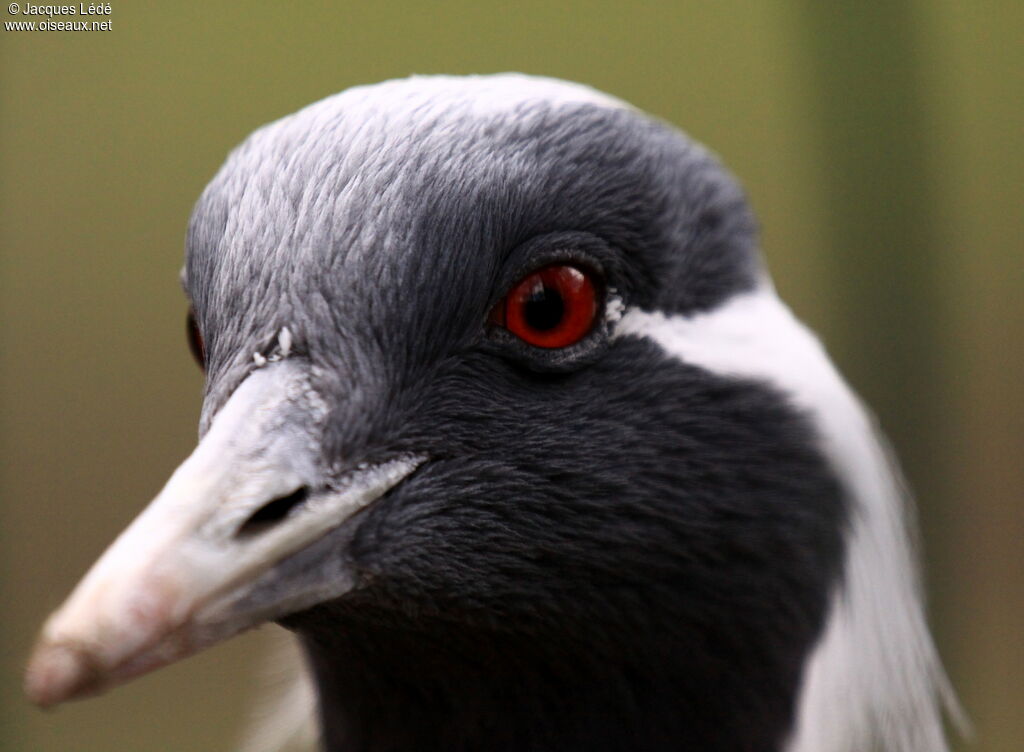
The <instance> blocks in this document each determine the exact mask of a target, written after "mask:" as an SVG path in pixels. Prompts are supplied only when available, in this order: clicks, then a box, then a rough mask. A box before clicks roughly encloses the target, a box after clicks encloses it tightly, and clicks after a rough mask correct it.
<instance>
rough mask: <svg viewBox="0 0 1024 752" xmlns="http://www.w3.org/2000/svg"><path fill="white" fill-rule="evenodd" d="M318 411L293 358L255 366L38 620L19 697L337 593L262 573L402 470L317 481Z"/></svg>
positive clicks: (83, 688)
mask: <svg viewBox="0 0 1024 752" xmlns="http://www.w3.org/2000/svg"><path fill="white" fill-rule="evenodd" d="M325 416H326V409H325V408H324V407H323V403H322V401H321V400H320V398H319V396H318V395H317V394H316V393H315V392H314V391H313V389H312V388H311V386H310V384H309V380H308V377H307V374H306V371H305V370H304V369H303V368H302V367H301V366H300V365H298V364H296V363H295V362H294V361H293V360H287V359H286V360H284V361H280V362H276V363H271V364H269V365H267V366H266V367H264V368H260V369H258V370H256V371H254V372H253V373H252V374H251V375H250V376H249V377H248V378H247V379H246V380H245V381H244V382H243V383H242V384H241V385H240V386H239V387H238V388H237V389H236V390H235V392H234V394H232V396H231V398H230V399H229V400H228V401H227V403H226V404H225V405H224V407H223V408H222V409H221V411H220V412H219V413H218V414H217V416H216V417H215V418H214V421H213V424H212V425H211V427H210V430H209V432H208V433H207V435H206V436H205V437H204V438H203V439H202V441H201V442H200V444H199V446H198V447H196V450H195V451H194V452H193V453H192V455H191V456H190V457H189V458H188V459H187V460H185V462H184V463H183V464H182V465H181V466H180V467H179V468H178V469H177V470H176V471H175V472H174V474H173V475H172V476H171V478H170V480H169V481H168V482H167V485H166V486H165V487H164V489H163V490H162V491H161V492H160V494H159V495H158V496H157V497H156V498H155V499H154V500H153V501H152V503H151V504H150V505H149V507H147V508H146V509H145V510H144V511H143V512H142V514H140V515H139V517H138V518H137V519H136V520H135V521H134V522H133V523H132V524H131V525H130V526H129V527H128V528H127V529H126V530H125V531H124V532H123V533H122V534H121V536H120V537H119V538H118V539H117V540H116V541H115V542H114V543H113V545H111V546H110V548H109V549H108V550H107V551H106V552H105V553H104V554H103V556H102V557H101V558H100V560H99V561H98V562H97V563H96V564H95V565H94V566H93V568H92V569H91V570H90V572H89V573H88V574H87V575H86V576H85V578H84V579H83V580H82V582H81V583H80V584H79V585H78V587H77V588H75V590H74V592H73V593H72V594H71V596H70V597H69V598H68V599H67V601H66V602H65V603H64V605H63V606H62V607H61V608H60V609H58V610H57V611H56V612H55V613H54V614H53V615H52V616H51V617H50V618H49V619H48V620H47V622H46V624H45V626H44V628H43V631H42V634H41V636H40V639H39V643H38V645H37V647H36V649H35V651H34V653H33V655H32V658H31V660H30V661H29V666H28V670H27V675H26V682H25V684H26V692H27V694H28V695H29V697H30V698H31V699H32V700H33V701H34V702H36V703H38V704H40V705H44V706H47V705H52V704H55V703H58V702H63V701H64V700H68V699H74V698H77V697H81V696H85V695H89V694H94V693H97V692H100V691H102V690H103V689H105V688H107V687H109V686H111V685H113V684H117V683H119V682H121V681H124V680H126V679H129V678H131V677H133V676H137V675H139V674H142V673H144V672H146V671H149V670H152V669H154V668H157V667H159V666H162V665H165V664H167V663H170V662H172V661H175V660H177V659H179V658H183V657H185V656H187V655H190V654H192V653H194V652H196V651H198V650H201V649H202V648H204V647H207V646H209V645H211V644H213V643H215V642H218V641H220V640H222V639H225V638H227V637H230V636H231V635H234V634H236V633H238V632H240V631H242V630H244V629H246V628H247V627H251V626H254V625H256V624H258V623H261V622H263V621H266V620H268V619H272V618H276V617H279V616H283V615H285V614H288V613H293V612H295V611H297V610H300V609H302V608H307V607H309V606H312V605H314V604H315V603H317V602H320V601H322V600H325V599H327V598H329V597H337V596H338V595H341V594H343V593H344V592H345V591H347V590H348V589H349V588H350V587H351V586H352V582H351V577H349V576H346V575H345V574H344V572H339V570H338V568H337V567H335V568H334V571H333V573H332V574H333V576H332V577H330V578H327V579H324V578H320V579H317V578H312V579H311V580H310V581H307V582H300V583H298V586H292V585H295V583H289V585H290V586H289V587H287V588H282V587H273V586H272V583H271V584H269V585H268V581H270V580H272V579H273V572H272V569H273V567H274V566H275V565H277V564H279V563H280V562H281V561H282V560H284V559H285V558H287V557H289V556H291V555H293V554H296V553H297V552H300V551H302V550H303V549H305V548H307V547H308V546H310V545H311V544H313V543H314V542H316V541H318V540H320V539H322V538H323V537H324V536H325V534H326V533H327V532H328V531H330V530H332V529H333V528H336V527H338V526H339V525H341V524H342V523H343V522H344V521H345V520H346V519H348V518H349V517H350V516H351V515H352V514H353V513H354V512H356V511H358V510H359V509H361V508H363V507H365V506H366V505H367V504H369V503H370V502H372V501H374V500H375V499H377V498H379V497H380V496H382V495H383V494H384V493H386V492H387V491H388V490H389V489H390V488H392V487H393V486H394V485H396V484H397V483H399V482H400V481H401V480H402V479H403V478H405V477H406V476H407V475H408V474H409V473H411V472H412V471H413V470H414V469H415V468H416V467H417V466H418V465H419V463H420V460H419V459H418V458H409V457H402V458H398V459H393V460H391V461H389V462H385V463H382V464H379V465H375V466H372V467H369V468H367V469H360V470H358V471H355V472H351V473H348V474H346V475H343V476H342V477H340V478H335V479H333V480H332V481H331V482H330V484H327V483H326V482H325V481H324V475H325V474H324V472H323V469H322V468H321V467H320V459H319V458H320V439H321V434H322V431H323V421H324V418H325Z"/></svg>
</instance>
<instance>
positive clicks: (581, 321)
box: [490, 264, 598, 350]
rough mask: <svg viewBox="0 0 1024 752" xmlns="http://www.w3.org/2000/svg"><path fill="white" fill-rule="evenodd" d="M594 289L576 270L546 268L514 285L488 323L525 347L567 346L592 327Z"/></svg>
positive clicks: (560, 266) (588, 276)
mask: <svg viewBox="0 0 1024 752" xmlns="http://www.w3.org/2000/svg"><path fill="white" fill-rule="evenodd" d="M596 287H597V285H596V284H595V281H594V279H593V277H592V275H591V274H590V273H589V272H587V271H585V270H583V269H580V268H579V267H576V266H569V265H567V264H553V265H551V266H546V267H544V268H542V269H538V270H537V271H535V272H531V273H530V274H528V275H526V276H525V277H523V278H522V279H521V280H520V281H519V282H517V283H516V284H515V285H514V286H513V287H512V289H511V290H509V292H508V294H507V295H506V296H505V297H504V298H503V299H502V300H500V301H499V302H498V304H497V305H496V306H495V307H494V309H493V310H492V311H491V315H490V321H491V323H492V324H495V325H498V326H503V327H504V328H506V329H507V330H508V331H510V332H512V334H514V335H516V336H517V337H519V339H521V340H523V342H525V343H526V344H528V345H532V346H534V347H541V348H545V349H549V350H550V349H557V348H562V347H568V346H569V345H574V344H576V343H577V342H579V341H580V340H581V339H583V338H584V337H586V336H587V334H589V333H590V331H591V330H592V329H593V328H594V322H595V321H596V320H597V314H598V300H597V291H596Z"/></svg>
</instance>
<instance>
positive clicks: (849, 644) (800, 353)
mask: <svg viewBox="0 0 1024 752" xmlns="http://www.w3.org/2000/svg"><path fill="white" fill-rule="evenodd" d="M628 335H633V336H639V337H645V338H648V339H650V340H652V341H654V342H656V343H657V344H658V345H660V346H661V347H662V348H663V349H664V350H665V352H666V353H667V354H669V355H671V356H673V357H675V358H678V359H679V360H681V361H683V362H685V363H688V364H691V365H695V366H698V367H701V368H704V369H706V370H708V371H711V372H713V373H717V374H721V375H727V376H734V377H740V378H748V379H755V380H759V381H763V382H766V383H768V384H770V385H771V386H772V387H774V388H775V389H777V390H779V391H780V392H782V393H783V394H785V395H786V396H788V398H789V399H791V400H792V402H793V404H794V406H795V407H797V408H798V409H800V410H802V411H804V412H806V413H807V414H808V415H809V416H810V417H811V419H812V421H813V422H814V425H815V428H816V429H817V431H818V433H819V437H820V440H821V442H822V449H823V451H824V452H825V454H826V456H827V457H828V458H829V459H830V460H831V462H832V463H833V466H834V467H835V468H836V470H837V472H838V474H839V476H840V478H841V480H842V481H843V483H844V484H845V486H846V488H847V491H848V493H849V494H850V497H851V499H852V505H853V508H852V510H851V516H852V519H851V533H850V537H849V543H848V549H847V554H846V561H845V569H844V576H843V578H842V582H841V583H840V586H839V587H838V588H837V589H836V591H835V593H834V594H833V597H832V604H831V608H830V613H829V616H828V621H827V625H826V628H825V633H824V635H823V636H822V638H821V640H820V641H819V643H818V644H817V646H816V647H815V648H814V651H813V654H812V656H811V658H810V661H809V663H808V666H807V669H806V673H805V676H804V681H803V686H802V689H801V694H800V699H799V707H798V716H797V721H796V724H795V727H794V729H793V734H792V737H791V739H790V741H789V744H788V746H787V752H864V751H865V750H871V749H883V750H886V752H944V750H946V749H947V747H946V742H945V738H944V733H943V728H942V706H943V705H945V706H946V707H947V708H948V709H949V710H950V712H951V714H952V715H953V716H954V718H955V719H958V717H959V711H958V709H957V707H956V703H955V700H954V699H953V694H952V691H951V690H950V688H949V686H948V683H947V681H946V679H945V676H944V674H943V671H942V667H941V665H940V663H939V659H938V656H937V655H936V652H935V648H934V646H933V644H932V641H931V637H930V635H929V633H928V628H927V625H926V623H925V619H924V613H923V608H922V604H921V596H920V588H919V584H918V580H917V574H916V566H915V560H914V555H913V552H912V549H911V543H910V535H909V527H910V526H909V525H908V521H907V519H906V514H907V510H908V502H907V499H906V494H905V493H904V489H903V487H902V483H901V482H900V480H899V476H898V473H897V472H896V470H895V466H894V464H893V463H892V462H891V461H890V458H889V456H888V454H887V452H886V450H885V448H884V447H883V445H882V443H881V441H880V440H879V438H878V435H877V433H876V431H875V426H874V424H873V421H872V420H871V419H870V417H869V416H868V413H867V411H866V410H865V409H864V407H863V406H862V405H861V404H860V402H859V401H858V399H857V398H856V397H855V396H854V394H853V392H852V391H851V390H850V389H849V387H848V386H847V385H846V383H845V382H844V381H843V379H842V377H841V376H840V375H839V374H838V372H837V371H836V370H835V368H834V367H833V366H832V364H831V362H830V361H829V359H828V356H827V355H826V353H825V351H824V349H823V348H822V346H821V344H820V342H819V341H818V340H817V338H816V337H815V336H814V335H813V334H812V333H811V332H810V331H809V330H808V329H807V328H806V327H805V326H804V325H803V324H801V323H800V322H799V321H798V320H797V319H796V318H795V317H794V316H793V314H792V313H791V312H790V310H789V309H788V308H787V307H786V306H785V304H783V303H782V301H780V300H779V299H778V297H777V296H776V295H775V292H774V291H773V290H772V289H771V286H770V285H769V284H767V283H764V284H763V285H762V287H761V288H760V289H758V290H757V291H755V292H753V293H748V294H743V295H740V296H737V297H735V298H733V299H732V300H730V301H728V302H727V303H725V304H724V305H723V306H721V307H720V308H718V309H716V310H713V311H710V312H707V313H702V314H698V315H694V316H689V317H686V316H666V315H664V314H662V313H658V312H654V313H646V312H643V311H640V310H637V309H631V310H628V311H627V312H626V314H625V315H624V316H623V318H622V321H621V322H620V324H619V326H618V327H617V329H616V332H615V336H617V337H622V336H628Z"/></svg>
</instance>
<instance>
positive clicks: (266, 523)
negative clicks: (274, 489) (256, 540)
mask: <svg viewBox="0 0 1024 752" xmlns="http://www.w3.org/2000/svg"><path fill="white" fill-rule="evenodd" d="M308 497H309V489H308V488H306V487H305V486H303V487H302V488H299V489H297V490H295V491H292V492H291V493H290V494H288V495H287V496H281V497H279V498H277V499H273V500H271V501H268V502H267V503H266V504H264V505H263V506H261V507H260V508H259V509H257V510H256V511H255V512H253V513H252V516H251V517H249V519H247V520H246V521H245V522H244V523H242V526H241V527H240V528H238V532H237V533H235V537H237V538H245V537H248V536H251V535H256V534H258V533H262V532H263V531H264V530H267V529H269V528H271V527H273V526H274V525H276V524H277V523H278V522H280V521H281V520H283V519H284V518H285V517H287V516H288V515H289V514H291V511H292V510H293V509H295V508H296V507H298V506H301V505H302V504H303V503H304V502H305V501H306V499H307V498H308Z"/></svg>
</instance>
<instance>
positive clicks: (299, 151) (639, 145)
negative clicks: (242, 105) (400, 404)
mask: <svg viewBox="0 0 1024 752" xmlns="http://www.w3.org/2000/svg"><path fill="white" fill-rule="evenodd" d="M562 232H579V233H585V234H589V235H591V236H595V237H597V238H600V239H601V240H602V241H603V242H605V243H607V244H608V246H609V247H611V248H613V249H615V252H616V253H617V254H619V255H620V256H621V261H622V275H623V276H622V280H621V284H622V286H623V288H624V289H622V290H621V292H622V294H623V295H624V297H626V298H627V303H631V304H635V305H640V306H642V307H644V308H657V309H661V310H666V311H683V310H699V309H707V308H711V307H714V306H715V305H716V304H718V303H719V302H721V301H722V300H723V299H725V298H727V297H729V296H730V295H732V294H734V293H735V292H736V291H738V290H741V289H747V288H749V287H750V286H751V285H752V284H753V280H754V275H755V274H756V260H755V258H754V250H753V248H754V240H753V223H752V221H751V218H750V216H749V213H748V211H747V208H746V205H745V202H744V200H743V197H742V195H741V192H740V190H739V189H738V188H737V186H736V185H735V183H734V182H733V181H732V179H731V178H730V177H729V176H728V175H727V174H726V173H725V172H724V171H723V170H722V169H721V168H720V167H719V166H718V165H717V163H716V162H715V161H714V160H713V159H712V158H711V157H710V156H709V155H708V154H707V152H705V151H704V150H703V149H701V148H700V147H698V146H696V145H694V144H692V143H691V142H690V141H688V140H687V139H686V138H685V137H684V136H682V135H681V134H680V133H678V132H677V131H675V130H674V129H671V128H669V127H667V126H665V125H663V124H661V123H658V122H656V121H654V120H652V119H649V118H647V117H646V116H644V115H642V114H640V113H638V112H636V111H635V110H632V109H631V108H629V107H628V106H626V105H624V104H622V103H620V102H617V101H616V100H613V99H611V98H608V97H605V96H604V95H601V94H599V93H597V92H594V91H592V90H590V89H587V88H585V87H580V86H576V85H573V84H566V83H562V82H556V81H551V80H547V79H534V78H528V77H525V76H515V75H505V76H491V77H473V78H446V77H430V78H412V79H407V80H404V81H395V82H388V83H385V84H380V85H377V86H370V87H361V88H357V89H352V90H349V91H346V92H343V93H341V94H339V95H336V96H333V97H330V98H328V99H325V100H323V101H321V102H318V103H316V104H314V105H311V106H310V107H307V108H306V109H304V110H301V111H300V112H298V113H296V114H294V115H291V116H289V117H286V118H284V119H282V120H279V121H277V122H275V123H272V124H270V125H268V126H266V127H264V128H262V129H260V130H259V131H257V132H256V133H254V134H253V135H252V136H250V137H249V139H248V140H247V141H245V142H244V143H243V144H242V145H241V146H240V147H239V148H238V149H236V150H235V151H234V152H233V153H232V154H231V156H230V157H229V159H228V160H227V162H226V164H225V165H224V167H223V168H222V169H221V171H220V172H219V173H218V174H217V176H216V177H215V178H214V180H213V181H212V182H211V183H210V185H209V186H208V188H207V189H206V191H205V192H204V193H203V196H202V197H201V199H200V201H199V203H198V205H197V206H196V209H195V212H194V214H193V217H192V221H191V224H190V229H189V238H188V259H187V268H186V277H187V285H188V288H189V292H190V295H191V296H192V298H193V301H194V303H195V306H196V308H197V311H198V314H199V316H200V320H201V323H202V325H203V329H204V333H205V334H206V336H207V339H208V344H209V345H210V346H211V349H212V355H213V358H214V360H215V361H217V360H220V361H225V362H226V361H227V360H231V359H234V358H237V357H248V355H249V352H247V351H251V350H252V349H253V348H254V347H255V346H256V345H257V344H258V343H259V342H260V341H262V340H265V339H266V338H268V337H271V336H273V335H274V333H275V332H276V331H277V330H278V329H279V328H280V327H282V326H289V328H290V329H291V330H292V331H293V332H294V333H295V334H296V336H297V338H298V339H299V340H301V341H304V342H306V343H307V344H308V346H309V347H311V348H316V347H317V346H319V347H321V348H323V349H325V350H329V349H330V348H331V347H336V346H337V343H332V342H331V341H329V340H330V338H332V337H333V338H355V339H359V340H360V341H363V342H364V343H365V341H368V340H373V339H377V340H380V339H381V338H382V337H385V338H386V337H387V336H390V335H389V334H388V333H389V332H395V331H402V332H405V333H406V334H407V336H410V337H415V336H417V335H418V334H423V332H422V331H420V328H421V327H425V326H429V327H431V328H433V329H436V328H438V327H442V328H446V330H447V331H451V332H453V333H454V335H455V336H457V335H458V333H459V332H460V331H461V329H460V322H463V320H464V322H463V323H465V322H469V321H470V320H472V321H479V317H480V316H481V315H482V314H483V313H484V312H485V309H486V305H487V304H488V302H489V300H490V297H489V296H491V295H492V291H491V289H490V288H491V286H492V285H493V284H494V282H495V280H496V279H497V277H498V274H499V271H500V269H501V266H502V264H503V263H504V261H505V259H507V257H508V256H509V254H510V253H512V252H513V251H514V250H515V249H516V248H517V247H518V246H520V245H521V244H523V243H524V242H527V241H529V240H530V239H531V238H535V237H537V236H543V235H545V234H548V233H562ZM453 301H455V302H453ZM456 303H458V304H456ZM392 344H393V343H392ZM216 365H217V363H216V362H215V363H214V366H216Z"/></svg>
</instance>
